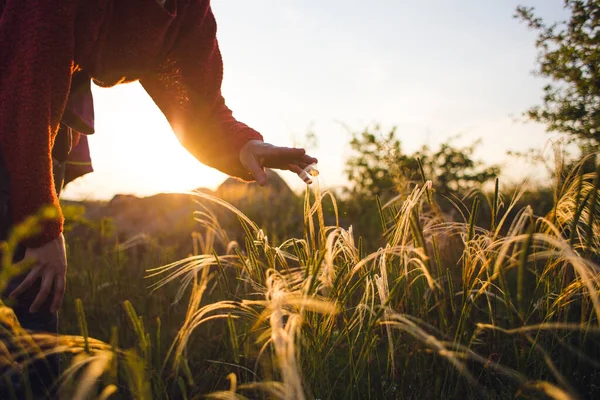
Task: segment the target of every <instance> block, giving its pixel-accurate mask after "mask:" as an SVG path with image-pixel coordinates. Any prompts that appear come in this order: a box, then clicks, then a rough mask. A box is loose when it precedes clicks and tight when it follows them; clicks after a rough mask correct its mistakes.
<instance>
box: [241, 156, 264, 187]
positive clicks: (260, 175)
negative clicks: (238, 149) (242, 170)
mask: <svg viewBox="0 0 600 400" xmlns="http://www.w3.org/2000/svg"><path fill="white" fill-rule="evenodd" d="M246 167H247V168H248V170H250V173H251V174H252V176H253V177H254V179H255V180H256V182H257V183H258V184H259V185H260V186H265V185H266V183H267V174H266V173H265V170H264V169H263V167H262V166H261V165H260V164H259V162H258V160H256V158H255V157H252V158H251V159H250V160H249V161H248V164H247V165H246Z"/></svg>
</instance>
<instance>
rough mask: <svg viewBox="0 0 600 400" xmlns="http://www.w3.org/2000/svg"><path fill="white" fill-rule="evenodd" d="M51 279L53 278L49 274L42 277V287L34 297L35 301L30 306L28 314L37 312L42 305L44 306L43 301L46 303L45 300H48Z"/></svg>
mask: <svg viewBox="0 0 600 400" xmlns="http://www.w3.org/2000/svg"><path fill="white" fill-rule="evenodd" d="M53 277H54V276H53V274H51V273H47V274H45V275H43V276H42V286H41V287H40V291H39V292H38V294H37V296H36V297H35V300H34V301H33V303H32V304H31V307H30V308H29V312H31V313H34V312H37V311H38V310H39V308H40V306H41V305H42V304H44V301H46V299H47V298H48V295H49V294H50V291H51V290H52V283H53V280H54V279H53Z"/></svg>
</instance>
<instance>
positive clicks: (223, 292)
mask: <svg viewBox="0 0 600 400" xmlns="http://www.w3.org/2000/svg"><path fill="white" fill-rule="evenodd" d="M424 178H425V177H424ZM599 189H600V187H599V176H598V174H597V173H593V174H580V173H578V171H575V172H573V174H572V175H571V176H570V177H567V178H566V179H565V180H564V182H563V183H561V184H560V185H558V184H557V188H556V190H557V195H556V204H555V207H554V209H553V210H552V212H551V213H550V214H549V215H545V216H540V215H535V214H534V213H533V210H532V208H531V207H525V208H523V209H521V210H515V208H516V207H517V204H518V201H519V199H520V197H521V196H522V191H517V192H516V193H514V195H513V196H512V198H510V199H509V200H505V199H503V198H502V196H501V194H500V191H499V186H498V184H497V185H496V188H495V191H494V192H493V193H491V194H489V195H487V196H486V195H483V194H480V193H475V194H473V197H472V198H471V199H468V200H465V204H461V203H459V201H458V200H452V201H454V202H455V203H456V207H457V210H459V214H460V213H462V219H463V220H462V221H450V220H448V218H447V217H446V216H445V215H444V213H443V212H442V211H441V210H440V208H439V207H438V206H437V205H436V204H435V200H434V196H433V193H434V190H435V188H433V187H432V186H431V183H430V182H428V181H424V182H423V183H422V185H418V186H416V187H414V189H413V190H412V191H411V192H410V193H407V194H403V195H400V196H398V197H397V198H395V199H393V200H392V201H390V202H388V203H387V204H380V213H381V225H382V230H383V232H384V233H383V235H384V237H385V241H386V245H385V246H382V247H381V248H380V249H379V250H377V251H375V252H371V253H368V254H365V252H364V247H363V240H365V239H364V238H362V237H360V232H355V231H354V230H353V229H352V227H347V228H346V227H342V226H340V223H339V218H338V216H337V208H336V207H335V206H334V207H333V210H334V213H335V214H336V215H334V217H335V218H333V219H330V220H332V221H335V224H334V225H332V226H327V225H326V223H325V221H326V220H327V219H326V218H325V215H324V208H323V201H324V200H325V199H327V201H329V197H331V200H332V201H333V202H334V204H335V199H334V198H333V196H330V194H329V193H328V192H321V190H320V188H319V187H318V185H316V186H315V187H314V189H313V191H312V192H307V193H306V198H305V202H304V234H303V235H302V236H300V237H296V238H286V239H284V240H279V241H278V242H279V243H276V242H275V241H273V240H272V239H270V238H269V236H268V232H265V231H263V230H262V229H261V227H259V226H258V225H257V224H255V223H254V222H253V221H252V220H250V219H249V218H248V217H246V216H245V215H244V214H243V213H242V212H240V211H239V210H238V209H236V208H235V207H233V206H232V205H230V204H228V203H227V202H225V201H223V200H221V199H218V198H216V197H213V196H210V195H207V194H203V193H196V194H194V196H196V197H197V199H198V201H199V205H198V208H199V211H198V213H197V214H196V219H197V221H198V224H199V227H200V228H201V232H200V233H198V234H195V235H194V243H195V246H194V249H195V250H194V254H192V255H190V256H189V257H188V258H185V259H183V260H181V261H178V262H174V263H168V264H165V265H164V266H162V267H159V268H153V269H148V271H147V274H146V285H145V287H144V288H132V290H135V293H136V294H137V293H138V292H139V291H141V290H145V291H146V292H147V296H161V292H163V294H162V295H164V292H165V291H168V293H170V294H171V295H172V297H171V298H169V299H168V301H170V302H171V304H172V305H173V306H175V305H178V304H180V303H182V304H186V303H187V305H186V306H185V311H184V312H183V313H181V314H178V315H181V320H180V321H179V324H178V326H177V329H176V330H175V329H174V327H173V324H172V323H171V324H170V325H169V326H165V325H164V324H163V322H162V321H161V320H160V319H157V320H156V321H155V323H154V324H150V322H149V320H145V319H144V318H143V317H142V316H140V315H138V314H137V312H136V310H135V309H134V307H133V305H132V303H130V302H125V303H124V304H123V310H124V313H125V315H126V319H127V321H129V322H128V324H129V326H118V331H117V330H116V329H114V330H113V333H112V336H111V338H110V340H109V341H110V344H107V343H104V342H101V341H97V340H94V339H92V338H90V337H89V334H88V327H87V325H88V324H89V323H91V322H89V323H88V322H86V321H88V320H89V315H88V317H87V318H86V316H85V314H86V311H85V310H84V307H83V303H82V302H78V303H77V305H78V306H77V315H78V316H79V323H78V325H79V330H80V333H81V335H80V336H58V337H53V339H50V338H49V337H48V336H47V335H46V336H44V335H39V334H32V335H28V334H25V333H24V332H23V331H22V330H18V329H15V330H13V331H12V334H13V336H14V337H15V340H16V341H17V342H18V343H19V344H20V346H21V347H23V348H24V349H26V351H25V350H24V351H23V352H21V353H17V354H12V353H11V352H7V353H6V357H5V358H4V360H5V362H6V363H7V364H9V365H13V364H15V360H21V358H23V357H22V356H23V355H24V354H25V353H27V354H30V355H34V354H38V355H39V356H41V355H43V354H48V353H50V352H59V353H65V354H70V355H71V356H70V366H69V367H68V368H66V369H65V370H64V371H63V372H64V377H63V378H62V379H61V380H60V381H59V382H60V383H61V384H62V385H63V387H64V389H63V390H64V391H65V392H68V393H71V394H72V395H73V396H75V397H73V398H90V396H91V397H100V398H110V396H115V397H116V396H125V398H128V397H133V398H139V399H146V398H190V399H191V398H197V397H198V396H200V395H206V396H207V397H208V398H215V399H241V398H248V397H249V398H282V399H305V398H344V399H346V398H369V397H370V398H411V396H412V397H414V398H465V397H471V398H478V397H482V398H514V397H515V396H520V395H525V396H533V397H540V396H547V397H550V398H555V399H566V398H577V397H578V396H580V395H583V396H587V395H589V393H587V392H586V390H589V391H590V393H591V391H592V389H593V390H595V393H598V389H594V388H592V385H593V381H594V379H595V378H597V377H598V372H599V371H600V363H598V362H597V361H596V359H597V357H596V356H597V354H598V350H600V349H599V347H598V344H597V342H598V335H599V334H600V326H599V325H598V321H599V318H598V317H599V316H600V298H599V290H600V274H599V271H600V270H599V268H598V265H597V262H598V260H599V259H600V254H599V253H600V252H599V248H600V241H599V239H598V238H599V234H600V221H599V218H598V215H599V210H600V204H599V203H600V196H599V195H598V193H599ZM466 203H469V204H470V207H467V206H466ZM486 203H487V204H486ZM207 204H211V205H212V207H209V206H207ZM483 205H487V209H489V210H490V211H491V212H490V215H489V216H488V217H489V223H488V224H487V225H486V226H487V228H484V227H481V226H478V225H477V223H476V221H480V220H481V218H482V217H485V216H482V215H481V213H482V212H483V211H482V210H483V209H484V207H483ZM213 207H217V208H222V209H223V210H226V211H227V212H229V213H232V214H233V215H235V216H236V217H237V218H238V220H239V224H240V225H241V226H242V228H243V230H244V232H245V239H244V242H243V243H238V242H234V241H232V240H230V235H229V233H228V232H227V231H226V230H225V229H224V228H223V227H222V226H221V225H220V223H219V219H218V218H217V217H216V216H215V213H214V212H213V210H214V208H213ZM469 209H470V211H469ZM515 211H517V212H516V213H515ZM509 215H512V216H509ZM129 245H130V244H126V245H125V246H121V250H120V251H125V250H126V249H127V248H128V247H129ZM123 268H125V267H123ZM123 271H125V269H123ZM115 279H118V277H115ZM173 287H175V289H174V290H173V289H170V288H173ZM123 295H124V296H125V298H127V293H123ZM184 299H185V301H184ZM85 301H86V300H85V299H84V302H85ZM100 304H101V302H100ZM2 310H3V314H2V315H4V316H5V318H9V317H8V316H9V315H10V313H9V309H8V308H6V307H4V308H3V309H2ZM91 311H92V312H94V311H95V310H91ZM108 322H110V321H108ZM108 322H107V323H108ZM93 323H98V322H97V321H93ZM15 324H16V322H15V321H14V320H13V322H12V325H11V326H17V325H15ZM125 330H129V331H131V332H133V333H134V335H133V337H134V338H135V346H134V347H131V348H130V349H128V350H124V349H121V348H120V347H119V343H118V337H119V332H121V333H122V332H123V331H125ZM166 331H169V332H171V333H172V335H169V336H168V338H169V342H168V343H166V345H165V343H163V342H162V341H163V340H164V338H165V332H166ZM196 338H201V340H196ZM32 346H33V347H32ZM128 346H132V344H131V343H129V344H128ZM210 346H216V347H217V348H218V349H219V351H218V352H216V351H215V353H214V354H216V355H218V359H209V358H206V356H205V358H202V357H198V354H208V353H202V352H205V351H206V352H208V349H209V347H210ZM32 349H35V350H36V351H34V350H32ZM6 360H8V361H6ZM26 362H27V361H19V362H17V364H19V365H23V364H24V363H26ZM11 370H12V371H14V368H13V367H11ZM200 371H203V372H202V374H203V375H202V376H207V374H210V371H217V372H218V373H219V374H222V375H219V376H212V378H213V379H214V380H215V382H213V383H211V382H199V379H198V374H199V373H200ZM205 371H208V372H206V373H205ZM574 371H576V372H577V373H578V374H584V373H585V374H588V375H586V376H578V377H577V376H575V375H574V374H572V373H571V372H574ZM209 376H210V375H209ZM217 382H218V383H217ZM207 390H208V391H210V390H212V391H213V392H212V394H209V393H208V391H207Z"/></svg>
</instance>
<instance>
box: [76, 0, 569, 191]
mask: <svg viewBox="0 0 600 400" xmlns="http://www.w3.org/2000/svg"><path fill="white" fill-rule="evenodd" d="M518 4H525V5H532V6H535V7H536V8H537V9H538V11H539V13H540V14H541V15H542V16H544V17H546V18H548V19H550V20H556V19H559V18H562V17H564V15H565V14H564V10H563V9H562V5H563V1H562V0H545V1H542V0H538V1H531V0H523V1H516V0H515V1H513V0H497V1H495V0H457V1H447V0H445V1H442V0H429V1H403V0H397V1H383V0H374V1H372V2H369V3H367V2H365V1H358V0H344V1H339V0H324V1H308V0H303V1H299V0H298V1H291V0H256V1H248V0H213V9H214V12H215V15H216V18H217V22H218V25H219V28H218V38H219V41H220V46H221V51H222V53H223V59H224V65H225V78H224V84H223V92H224V96H225V99H226V101H227V103H228V105H229V107H230V108H232V109H233V111H234V115H235V116H236V117H237V118H238V119H239V120H241V121H243V122H246V123H247V124H248V125H251V126H252V127H254V128H255V129H257V130H259V131H261V132H262V133H263V135H264V136H265V140H266V141H269V142H272V143H275V144H280V145H287V146H289V145H293V144H295V143H298V144H301V143H302V141H303V138H304V135H305V133H306V132H307V131H308V130H309V129H312V130H313V131H314V132H315V133H316V134H317V136H318V138H319V148H317V149H315V150H314V151H312V153H313V154H314V155H316V156H317V157H318V158H319V160H320V165H319V170H320V172H321V175H320V179H321V182H322V185H323V186H325V187H333V186H339V185H341V184H344V182H345V180H344V174H343V169H344V161H345V159H346V157H347V156H348V154H349V148H348V142H349V140H350V137H351V136H350V133H349V131H348V129H347V128H349V129H351V130H354V131H359V130H361V129H362V128H364V127H365V126H367V125H368V124H371V123H373V122H378V123H380V124H381V125H382V126H384V127H386V128H389V127H392V126H397V127H398V133H399V137H400V138H401V140H402V141H403V143H404V145H405V149H406V150H407V151H412V150H414V149H416V148H417V147H419V146H421V145H422V144H429V145H432V146H436V145H437V144H439V143H440V142H442V141H444V140H445V139H447V138H448V137H450V136H453V135H456V134H459V133H460V134H462V135H463V139H462V142H465V143H466V142H469V141H471V140H473V139H475V138H479V137H481V138H482V139H483V143H482V146H481V149H480V151H479V156H480V157H481V158H483V159H485V160H486V161H488V162H490V163H491V162H501V163H505V164H506V166H507V175H508V177H509V178H510V179H512V180H518V179H520V178H523V177H524V176H526V175H527V171H526V170H525V169H524V168H523V165H521V164H516V163H514V161H511V160H510V159H508V158H507V157H506V151H507V150H509V149H513V150H519V149H526V148H529V147H535V148H540V149H541V148H542V147H544V145H545V144H546V143H547V141H548V139H549V136H548V135H547V134H545V132H544V128H543V127H542V126H537V125H534V124H523V123H520V122H517V121H515V118H516V117H518V116H519V115H520V113H521V112H522V111H524V110H525V109H527V108H528V107H529V106H531V105H534V104H537V103H539V101H540V99H541V95H542V91H541V88H542V86H543V84H544V82H543V81H541V80H540V79H537V78H535V77H534V76H532V74H531V72H532V70H533V69H534V68H535V59H536V54H537V51H536V49H535V47H534V42H535V37H536V36H535V33H534V32H532V31H529V30H528V29H527V27H526V26H524V25H523V24H521V23H519V22H518V21H517V20H515V19H513V18H512V15H513V14H514V10H515V8H516V6H517V5H518ZM94 94H95V99H96V116H97V124H98V126H97V133H96V135H94V136H93V137H92V138H91V139H90V142H91V146H92V155H93V158H94V163H95V168H96V172H95V173H93V174H91V175H89V176H87V177H85V178H83V179H80V180H79V181H77V182H75V183H74V184H73V185H72V187H70V188H68V190H67V192H66V196H67V197H70V198H102V199H106V198H110V197H112V196H113V195H114V194H116V193H134V194H138V195H148V194H153V193H157V192H161V191H185V190H190V189H193V188H196V187H200V186H205V187H210V188H214V187H216V186H217V185H218V184H219V183H220V182H222V181H223V180H224V179H225V176H224V175H222V174H220V173H218V172H215V171H214V170H211V169H209V168H207V167H203V166H201V165H200V164H198V163H197V162H196V161H195V160H194V159H193V158H192V157H191V156H189V155H188V154H187V153H186V152H185V151H184V150H182V149H180V148H179V145H178V143H177V141H176V139H175V138H174V135H173V134H172V132H171V130H170V128H169V126H168V124H167V123H166V121H165V120H164V118H163V117H162V116H161V114H160V112H159V111H158V109H157V108H156V107H155V106H154V104H153V103H152V101H151V100H150V99H149V98H148V97H147V96H146V95H145V93H144V92H143V90H142V89H141V87H140V86H139V85H137V84H132V85H123V86H121V87H117V88H112V89H95V90H94ZM132 160H133V161H132ZM283 175H284V177H285V179H286V180H287V181H288V182H290V183H291V184H292V186H293V187H294V188H297V189H300V188H301V187H302V183H301V182H300V181H296V180H295V179H294V177H293V176H292V175H291V174H290V173H284V174H283Z"/></svg>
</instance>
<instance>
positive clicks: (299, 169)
mask: <svg viewBox="0 0 600 400" xmlns="http://www.w3.org/2000/svg"><path fill="white" fill-rule="evenodd" d="M240 162H241V163H242V165H243V166H244V167H245V168H246V169H248V170H249V171H250V173H251V174H252V176H253V177H254V179H256V182H258V184H259V185H261V186H264V185H265V184H266V183H267V174H266V173H265V168H272V169H283V170H289V171H292V172H295V173H296V174H297V175H298V176H299V177H300V178H301V179H302V180H303V181H304V182H306V183H309V184H310V183H312V180H311V178H310V175H309V174H308V173H307V172H306V169H307V168H308V167H309V166H310V165H312V164H316V163H317V159H316V158H314V157H311V156H309V155H308V154H306V151H305V150H304V149H295V148H289V147H277V146H273V145H272V144H269V143H264V142H263V141H261V140H250V141H248V142H247V143H246V144H244V146H243V147H242V149H241V150H240Z"/></svg>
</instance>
